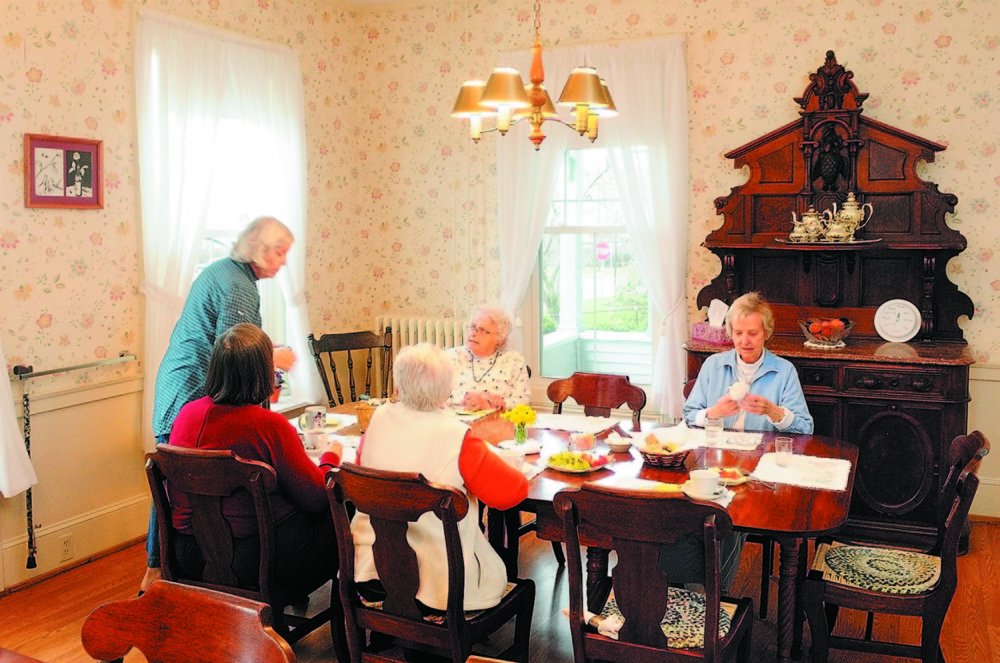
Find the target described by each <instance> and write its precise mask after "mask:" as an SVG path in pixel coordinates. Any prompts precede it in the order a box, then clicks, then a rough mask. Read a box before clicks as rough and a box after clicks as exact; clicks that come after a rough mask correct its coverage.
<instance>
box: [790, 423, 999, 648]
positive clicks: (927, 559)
mask: <svg viewBox="0 0 1000 663" xmlns="http://www.w3.org/2000/svg"><path fill="white" fill-rule="evenodd" d="M988 452H989V442H988V441H987V440H986V437H985V436H984V435H983V434H982V433H981V432H979V431H973V432H972V433H969V434H968V435H959V436H958V437H956V438H955V439H954V440H953V441H952V444H951V448H950V452H949V464H948V466H947V467H945V468H943V472H942V474H941V477H942V483H941V489H940V496H941V501H940V504H941V509H940V512H939V513H938V531H937V538H936V541H935V543H934V546H933V547H932V548H931V549H930V550H929V551H927V552H922V551H916V550H911V549H902V548H898V547H890V546H876V545H855V544H843V543H839V542H837V541H834V540H831V539H828V538H827V539H824V540H821V541H818V542H817V546H816V555H815V558H814V560H813V566H812V570H810V572H809V575H808V577H807V578H806V580H805V582H804V583H803V585H802V602H803V605H804V607H805V612H806V616H807V618H808V619H809V630H810V632H811V633H812V643H813V644H812V647H813V650H812V660H813V661H815V662H816V663H825V662H826V660H827V658H828V656H829V650H830V649H831V648H834V649H847V650H851V651H859V652H870V653H874V654H879V655H882V656H902V657H907V658H916V659H921V660H922V661H924V662H925V663H938V662H939V661H941V662H943V661H944V653H943V652H942V651H941V644H940V639H941V627H942V625H943V624H944V618H945V615H946V614H947V613H948V608H949V606H950V605H951V600H952V598H953V597H954V595H955V589H956V588H957V587H958V562H957V558H958V542H959V537H960V536H961V533H962V527H963V525H964V523H965V519H966V516H967V515H968V513H969V508H970V507H971V506H972V500H973V499H974V498H975V496H976V491H977V489H978V487H979V478H978V477H977V476H976V475H975V473H974V471H973V469H974V466H976V465H977V464H978V462H979V459H981V458H982V457H983V456H984V455H986V454H987V453H988ZM840 608H851V609H854V610H861V611H862V612H866V613H868V615H867V624H866V627H865V633H864V636H863V637H862V638H854V637H847V636H834V635H833V629H834V626H835V625H836V622H837V615H838V612H839V610H840ZM876 612H878V613H883V614H889V615H911V616H917V617H920V620H921V633H920V644H919V645H909V644H902V643H898V642H887V641H882V640H876V639H874V637H873V630H874V613H876Z"/></svg>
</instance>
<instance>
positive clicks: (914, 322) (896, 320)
mask: <svg viewBox="0 0 1000 663" xmlns="http://www.w3.org/2000/svg"><path fill="white" fill-rule="evenodd" d="M875 331H877V332H878V335H879V336H881V337H882V338H884V339H885V340H887V341H889V342H890V343H906V342H907V341H909V340H910V339H911V338H913V337H914V336H916V335H917V332H918V331H920V311H919V310H918V309H917V307H916V306H914V305H913V304H912V303H910V302H908V301H906V300H905V299H890V300H889V301H887V302H886V303H884V304H882V305H881V306H879V307H878V310H877V311H875Z"/></svg>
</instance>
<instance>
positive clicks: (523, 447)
mask: <svg viewBox="0 0 1000 663" xmlns="http://www.w3.org/2000/svg"><path fill="white" fill-rule="evenodd" d="M497 446H498V447H500V448H501V449H517V450H519V451H523V452H524V455H525V456H528V455H531V454H540V453H542V443H541V442H539V441H538V440H528V441H527V442H525V443H524V444H518V443H517V442H515V441H514V440H504V441H503V442H501V443H500V444H498V445H497Z"/></svg>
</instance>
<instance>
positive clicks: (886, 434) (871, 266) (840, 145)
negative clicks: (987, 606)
mask: <svg viewBox="0 0 1000 663" xmlns="http://www.w3.org/2000/svg"><path fill="white" fill-rule="evenodd" d="M810 81H811V82H810V84H809V86H808V87H807V88H806V91H805V93H804V94H803V96H802V97H800V98H796V99H795V101H796V103H798V105H799V106H800V108H801V110H800V115H801V117H800V119H799V120H797V121H795V122H792V123H790V124H788V125H785V126H784V127H781V128H779V129H776V130H774V131H772V132H771V133H769V134H766V135H764V136H762V137H760V138H758V139H756V140H754V141H752V142H750V143H748V144H747V145H744V146H742V147H739V148H737V149H735V150H733V151H731V152H729V153H728V154H726V157H727V158H730V159H733V160H734V162H735V163H734V166H735V167H737V168H743V167H746V168H748V169H749V179H748V181H747V183H746V184H743V185H741V186H738V187H735V188H733V189H732V191H731V193H730V194H729V195H728V196H724V197H721V198H718V199H716V201H715V205H716V210H717V213H718V214H721V215H722V216H723V217H724V219H725V221H724V223H723V225H722V227H721V228H719V229H718V230H716V231H714V232H712V233H711V234H709V235H708V237H707V238H706V239H705V242H704V246H705V247H706V248H708V249H709V250H710V251H712V253H714V254H715V255H717V256H719V259H720V260H721V262H722V272H721V273H720V274H719V276H718V277H716V278H715V279H714V280H713V281H712V282H711V283H710V284H709V285H707V286H706V287H704V288H703V289H702V290H701V291H700V292H699V294H698V300H697V301H698V306H699V307H701V306H707V305H708V304H709V302H711V300H713V299H720V300H722V301H725V302H726V303H732V302H733V300H734V299H736V297H738V296H739V295H741V294H743V293H745V292H749V291H753V290H756V291H759V292H761V293H762V294H763V295H764V296H765V297H766V298H767V299H768V301H769V302H770V303H771V306H772V308H773V310H774V313H775V334H774V337H773V338H772V339H771V341H770V342H769V343H768V348H769V349H770V350H771V351H772V352H774V353H775V354H777V355H779V356H783V357H785V358H787V359H789V360H790V361H791V362H792V363H793V364H795V366H796V367H797V369H798V371H799V378H800V380H801V382H802V386H803V390H804V392H805V394H806V400H807V402H808V405H809V409H810V412H811V413H812V415H813V417H814V418H815V420H816V432H817V433H818V434H822V435H832V436H835V437H839V438H842V439H846V440H849V441H852V442H854V443H855V444H857V445H858V447H859V460H858V471H857V476H856V481H855V492H854V498H853V501H852V506H851V514H852V515H851V520H850V523H849V526H850V528H851V529H854V530H857V533H858V534H862V535H865V534H867V535H873V536H878V537H879V538H881V539H892V538H898V539H900V540H910V539H920V540H923V539H924V538H925V537H926V536H928V535H930V534H931V531H932V527H933V523H934V521H935V518H936V515H937V508H938V503H937V499H936V496H937V494H938V491H939V480H940V468H941V466H942V463H943V460H944V459H945V454H946V451H947V449H948V446H949V445H950V443H951V440H952V439H953V438H954V437H955V436H956V435H959V434H962V433H965V432H966V428H967V419H968V401H969V366H970V365H971V364H972V363H973V360H972V357H971V354H970V353H969V352H968V349H967V346H966V342H965V339H964V336H963V333H962V329H961V327H960V326H959V325H958V318H959V317H960V316H962V315H966V316H968V317H970V318H971V317H972V315H973V313H974V309H973V306H972V301H971V300H970V299H969V297H968V296H967V295H965V294H964V293H962V292H960V291H959V290H958V289H957V287H956V286H955V285H954V284H953V283H952V282H951V281H950V280H949V279H948V276H947V273H946V268H947V264H948V261H949V260H950V259H951V258H952V257H954V256H956V255H958V254H959V253H961V252H962V251H963V250H964V249H965V248H966V241H965V238H964V237H963V236H962V235H961V234H960V233H959V232H957V231H955V230H954V229H952V228H949V227H948V226H947V224H946V223H945V215H946V213H949V212H953V211H954V209H955V205H957V204H958V199H957V198H956V197H955V196H954V195H952V194H948V193H941V192H940V191H939V190H938V187H937V185H936V184H934V183H932V182H925V181H923V180H921V179H920V178H919V177H918V176H917V173H916V165H917V162H918V160H924V161H928V162H930V161H933V160H934V154H935V153H936V152H939V151H941V150H943V149H945V148H944V146H943V145H939V144H937V143H934V142H931V141H929V140H926V139H923V138H920V137H917V136H914V135H912V134H909V133H907V132H905V131H902V130H900V129H897V128H895V127H891V126H889V125H886V124H883V123H881V122H878V121H876V120H872V119H869V118H866V117H864V116H863V114H862V112H863V109H862V105H863V103H864V100H865V99H866V98H867V96H868V95H867V94H863V93H860V92H858V89H857V87H856V86H855V84H854V82H853V73H852V72H849V71H846V70H845V69H844V68H843V67H842V66H841V65H839V64H837V61H836V57H835V55H834V53H833V52H832V51H828V52H827V54H826V62H825V63H824V64H823V66H822V67H820V68H819V69H818V70H817V71H816V73H814V74H812V75H811V76H810ZM848 193H853V194H854V196H855V197H856V198H857V199H858V201H859V202H861V203H871V205H872V208H873V214H872V218H871V220H870V221H869V222H868V224H867V225H866V226H865V227H864V228H863V229H861V230H860V231H859V232H858V241H856V242H852V243H825V244H824V243H820V242H815V243H803V244H795V243H790V242H789V241H788V234H789V231H790V230H791V229H792V213H793V212H795V213H796V214H798V215H801V214H802V213H803V212H806V211H808V209H809V208H810V207H815V209H816V210H817V211H820V212H822V211H823V210H826V209H829V208H831V207H832V206H833V204H834V203H836V205H837V206H838V207H840V206H841V205H843V203H844V201H845V200H846V199H847V197H848ZM890 299H905V300H907V301H910V302H912V303H913V304H914V305H916V306H917V308H918V309H919V310H920V317H921V326H920V331H919V333H918V335H917V337H916V338H914V339H913V340H912V341H911V342H909V343H885V342H884V341H883V340H882V339H881V338H879V336H878V334H877V333H876V331H875V324H874V319H875V311H876V310H877V308H878V307H879V306H880V305H881V304H883V303H884V302H886V301H888V300H890ZM814 316H818V317H821V316H836V317H847V318H850V319H851V320H854V321H855V322H856V326H855V328H854V330H853V332H852V334H851V336H850V337H849V338H848V339H847V347H846V348H843V349H839V350H821V349H811V348H806V347H804V346H803V341H804V338H803V335H802V332H801V331H800V330H799V327H798V323H797V321H798V320H800V319H805V318H809V317H814ZM686 348H687V352H688V377H689V378H692V377H695V376H697V374H698V370H699V369H700V367H701V364H702V362H703V361H704V360H705V358H706V357H707V356H709V355H710V354H711V353H713V352H718V351H720V350H724V349H727V348H720V347H719V346H714V345H709V344H705V343H700V342H697V341H690V342H689V343H688V344H687V345H686Z"/></svg>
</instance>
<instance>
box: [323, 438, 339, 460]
mask: <svg viewBox="0 0 1000 663" xmlns="http://www.w3.org/2000/svg"><path fill="white" fill-rule="evenodd" d="M323 453H324V454H336V456H337V458H339V459H341V460H343V459H344V445H342V444H341V443H340V442H336V441H334V442H330V443H329V444H327V445H326V449H323ZM320 455H321V456H322V455H323V454H320Z"/></svg>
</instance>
